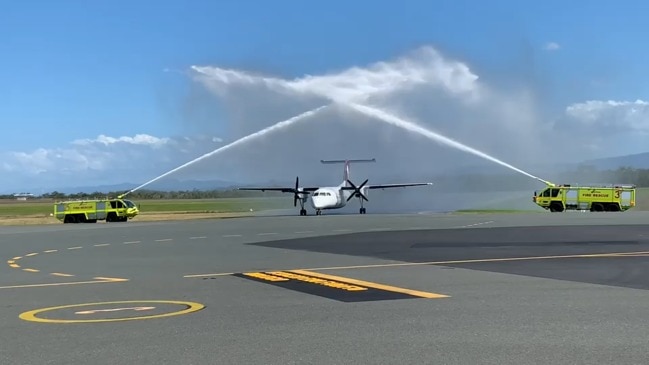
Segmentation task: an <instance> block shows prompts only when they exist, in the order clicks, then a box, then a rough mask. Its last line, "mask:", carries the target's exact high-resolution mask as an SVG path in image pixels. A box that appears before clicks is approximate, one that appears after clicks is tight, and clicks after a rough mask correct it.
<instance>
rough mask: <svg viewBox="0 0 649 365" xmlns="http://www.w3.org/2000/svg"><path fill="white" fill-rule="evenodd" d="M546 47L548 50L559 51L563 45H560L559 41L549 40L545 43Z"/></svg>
mask: <svg viewBox="0 0 649 365" xmlns="http://www.w3.org/2000/svg"><path fill="white" fill-rule="evenodd" d="M544 48H545V50H547V51H557V50H559V49H560V48H561V46H560V45H559V43H556V42H548V43H546V44H545V47H544Z"/></svg>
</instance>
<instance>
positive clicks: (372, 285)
mask: <svg viewBox="0 0 649 365" xmlns="http://www.w3.org/2000/svg"><path fill="white" fill-rule="evenodd" d="M289 272H292V273H296V274H301V275H309V276H315V277H317V278H321V279H326V280H336V281H340V282H343V283H349V284H354V285H359V286H364V287H368V288H374V289H380V290H386V291H391V292H395V293H401V294H408V295H412V296H415V297H422V298H430V299H436V298H448V297H449V296H448V295H443V294H437V293H429V292H424V291H419V290H412V289H405V288H399V287H396V286H391V285H384V284H378V283H373V282H370V281H364V280H358V279H352V278H346V277H342V276H335V275H328V274H321V273H318V272H313V271H307V270H290V271H289Z"/></svg>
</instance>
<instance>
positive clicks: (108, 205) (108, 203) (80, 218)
mask: <svg viewBox="0 0 649 365" xmlns="http://www.w3.org/2000/svg"><path fill="white" fill-rule="evenodd" d="M139 212H140V210H139V208H138V207H137V206H136V205H135V203H133V202H132V201H130V200H127V199H122V198H117V199H93V200H71V201H62V202H56V203H54V216H55V217H56V219H58V220H59V221H61V222H63V223H97V221H98V220H106V222H126V221H127V220H129V219H131V218H133V217H135V216H136V215H138V214H139Z"/></svg>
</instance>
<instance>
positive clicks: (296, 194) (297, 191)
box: [293, 176, 302, 207]
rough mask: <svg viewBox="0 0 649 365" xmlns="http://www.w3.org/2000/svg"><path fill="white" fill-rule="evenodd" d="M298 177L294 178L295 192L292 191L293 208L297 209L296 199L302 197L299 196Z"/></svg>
mask: <svg viewBox="0 0 649 365" xmlns="http://www.w3.org/2000/svg"><path fill="white" fill-rule="evenodd" d="M299 186H300V177H299V176H296V177H295V190H293V206H294V207H297V201H298V199H301V198H302V197H301V196H300V190H299Z"/></svg>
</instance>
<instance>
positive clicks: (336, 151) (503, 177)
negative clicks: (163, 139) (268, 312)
mask: <svg viewBox="0 0 649 365" xmlns="http://www.w3.org/2000/svg"><path fill="white" fill-rule="evenodd" d="M190 72H191V76H192V80H193V81H194V82H195V83H196V84H197V85H198V86H200V87H202V88H204V91H207V92H208V93H209V94H210V95H211V96H212V98H211V99H209V98H206V97H205V95H204V94H200V93H198V94H200V95H201V96H200V98H193V97H189V98H188V104H187V105H192V106H193V107H194V108H200V110H202V111H209V110H214V111H215V112H214V117H213V118H210V117H209V115H205V114H203V115H202V116H201V118H200V122H199V123H197V124H190V125H188V126H187V127H188V128H191V129H193V130H196V129H205V131H206V132H207V131H209V132H210V133H212V132H213V131H214V130H215V127H216V126H218V128H216V129H218V130H219V131H222V132H224V133H226V135H223V137H224V139H225V143H229V142H232V141H235V140H236V139H238V138H241V137H244V136H246V135H248V134H250V133H253V132H256V131H258V130H260V129H262V128H266V127H269V126H271V125H273V124H275V123H277V122H280V121H282V120H286V119H288V118H291V117H293V116H295V115H297V114H300V113H303V112H305V111H307V110H310V109H313V108H315V107H319V106H322V105H329V104H332V105H333V107H332V108H328V109H326V110H324V111H322V112H319V113H318V114H317V115H315V116H313V117H311V118H309V120H307V121H304V122H300V123H296V124H295V125H292V126H290V127H287V128H284V129H281V130H278V131H275V132H272V133H269V134H267V135H264V136H263V137H260V138H257V139H255V140H251V141H249V142H246V143H243V144H241V145H239V146H237V147H236V148H232V149H230V150H228V151H225V152H224V153H221V154H218V155H214V156H212V157H210V158H209V159H205V160H203V161H201V162H199V163H196V164H194V165H192V166H188V167H187V168H185V169H183V170H182V171H181V172H178V173H177V174H178V175H179V176H182V177H186V178H188V179H189V178H213V179H224V180H228V181H240V182H242V183H246V184H251V185H260V184H263V185H268V184H277V185H286V184H288V185H289V186H290V185H292V184H294V181H295V177H296V176H299V177H300V183H301V185H302V186H322V185H335V184H338V183H340V182H341V179H342V170H341V167H340V166H336V165H327V166H325V165H321V164H320V163H319V161H320V160H321V159H346V158H349V159H356V158H376V159H377V162H376V163H374V164H362V165H361V164H359V165H353V166H352V174H351V179H352V181H354V182H355V183H356V184H360V183H361V182H362V181H363V180H365V179H366V178H367V179H369V184H378V183H396V182H421V181H431V182H434V183H436V185H434V186H433V187H421V188H420V187H415V188H409V189H397V190H396V191H389V190H384V191H372V196H371V197H370V202H369V203H367V204H368V205H367V206H368V210H369V211H373V210H374V211H377V210H385V209H388V208H389V209H392V210H399V209H402V208H403V209H407V208H412V209H417V210H432V211H440V210H447V209H448V210H452V209H458V208H471V207H475V206H478V205H481V204H487V203H488V204H495V205H498V204H499V203H498V202H501V203H502V204H501V206H498V207H501V208H512V207H513V206H512V205H516V206H517V205H519V202H521V201H522V200H521V199H524V201H525V202H524V204H523V206H525V207H528V208H533V207H534V206H533V204H531V200H530V199H528V198H529V197H530V196H531V195H532V193H533V190H535V189H538V188H542V187H543V185H542V183H540V182H539V181H535V180H533V179H531V178H529V177H526V176H523V175H521V174H518V173H515V172H512V171H511V170H509V169H507V168H505V167H503V166H500V165H497V164H495V163H493V162H491V161H487V160H484V159H481V158H480V157H478V156H475V155H472V154H469V153H466V152H464V151H460V150H457V149H454V148H451V147H449V146H447V145H443V144H440V143H437V142H434V141H431V140H430V139H427V138H425V137H423V136H422V135H419V134H417V133H413V132H410V131H407V130H404V129H403V128H399V127H397V126H394V125H389V124H386V123H385V122H383V121H381V120H378V119H377V118H373V117H370V116H368V115H364V114H362V113H359V112H354V111H351V110H350V109H349V108H345V107H344V105H345V103H348V102H353V103H359V104H362V105H368V106H371V107H373V108H377V109H380V110H382V111H385V112H388V113H391V114H396V115H399V116H400V117H402V118H404V119H406V120H407V121H409V122H413V123H416V124H418V125H420V126H422V127H424V128H427V129H429V130H431V131H434V132H436V133H439V134H442V135H444V136H446V137H449V138H452V139H454V140H456V141H459V142H461V143H463V144H465V145H467V146H470V147H472V148H475V149H478V150H480V151H482V152H484V153H486V154H489V155H491V156H493V157H495V158H498V159H500V160H502V161H504V162H506V163H509V164H512V165H514V166H516V167H517V168H520V169H522V170H525V171H527V172H529V173H531V174H534V175H536V176H539V177H541V178H546V176H544V175H547V176H555V177H556V176H558V175H557V167H556V165H555V162H556V161H560V162H561V163H570V162H577V161H580V160H583V159H587V158H589V157H591V156H592V155H591V151H590V150H589V149H588V148H587V147H588V146H587V145H586V143H587V142H589V141H584V144H580V143H574V142H572V143H568V142H569V141H573V139H574V135H573V134H571V133H574V131H572V130H571V129H570V128H566V129H565V131H566V133H562V131H563V130H562V129H561V127H560V126H559V127H558V126H557V120H556V119H553V120H545V119H543V118H542V117H540V115H541V113H539V112H538V110H539V109H540V108H541V107H542V105H539V101H538V100H537V98H535V97H534V95H535V93H534V90H533V89H531V87H530V88H525V87H524V86H520V87H519V88H518V89H512V88H511V87H509V88H508V89H506V90H499V89H497V88H496V87H492V86H491V85H487V84H485V83H484V82H482V81H481V79H480V77H479V75H477V74H475V73H474V72H473V71H472V70H471V67H470V66H469V65H467V64H466V63H463V62H461V61H457V60H451V59H448V58H445V57H444V56H443V55H442V54H441V53H440V52H438V51H437V50H436V49H434V48H433V47H422V48H419V49H416V50H414V51H412V52H410V53H408V54H405V55H401V56H400V57H396V58H394V59H393V60H386V61H379V62H376V63H375V64H371V65H367V66H352V67H350V68H348V69H346V70H342V71H338V72H330V73H327V74H324V75H317V76H312V75H308V76H304V77H301V78H295V79H292V80H287V79H282V78H278V77H274V76H272V75H263V74H258V73H256V72H255V70H236V69H225V68H220V67H218V66H192V67H191V69H190ZM196 95H197V94H196ZM194 96H195V95H194ZM203 103H207V104H206V105H202V104H203ZM217 111H218V112H217ZM188 119H189V120H191V118H188ZM210 119H211V121H212V123H214V124H213V125H212V124H210V123H209V122H207V121H209V120H210ZM190 123H191V122H190ZM563 156H570V158H569V159H566V158H565V157H563ZM336 167H338V168H336ZM449 177H450V178H449ZM483 178H484V179H483ZM481 180H482V181H485V182H484V183H482V184H481V183H476V181H478V182H480V181H481ZM467 181H471V183H470V184H468V183H467ZM512 181H515V183H512ZM487 184H488V185H487ZM512 197H521V198H516V199H513V200H512ZM522 197H525V198H522ZM287 199H288V198H287ZM395 202H399V203H398V204H395ZM528 203H529V204H528ZM357 205H358V204H357V203H356V204H354V203H353V202H352V206H353V207H354V208H353V209H356V208H355V207H356V206H357ZM397 205H400V206H397ZM517 207H518V206H517Z"/></svg>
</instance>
